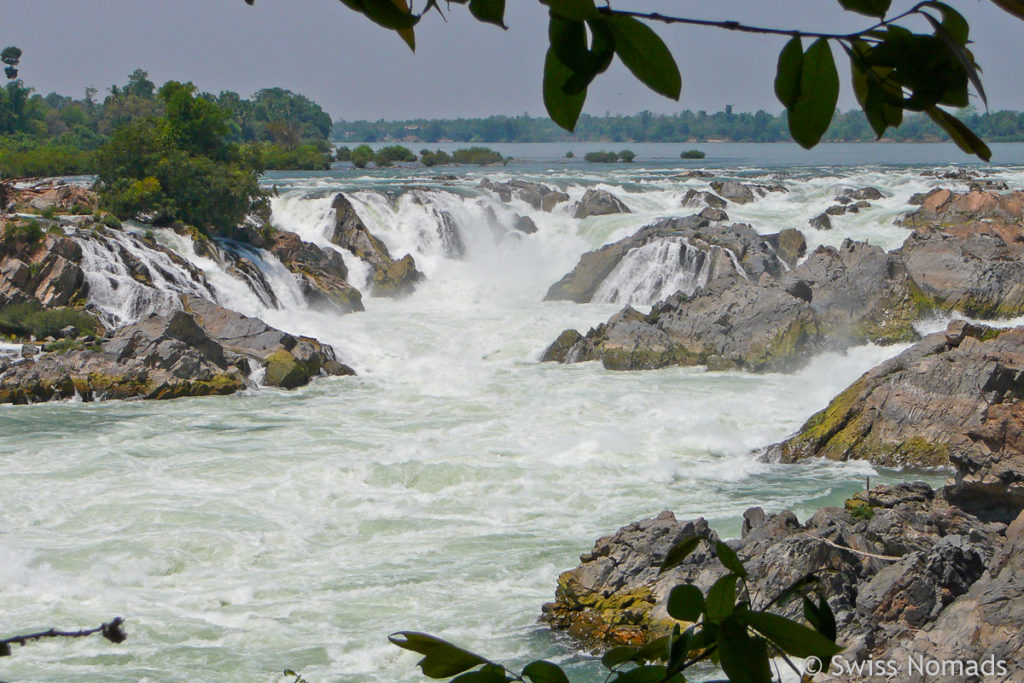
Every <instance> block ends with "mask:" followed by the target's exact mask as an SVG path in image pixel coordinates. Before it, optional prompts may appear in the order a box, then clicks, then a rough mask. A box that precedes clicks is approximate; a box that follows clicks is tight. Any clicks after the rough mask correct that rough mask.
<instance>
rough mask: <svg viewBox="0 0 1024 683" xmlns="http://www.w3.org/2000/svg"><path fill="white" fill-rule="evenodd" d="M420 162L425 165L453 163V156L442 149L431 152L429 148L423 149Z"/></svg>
mask: <svg viewBox="0 0 1024 683" xmlns="http://www.w3.org/2000/svg"><path fill="white" fill-rule="evenodd" d="M420 163H421V164H423V165H424V166H443V165H445V164H450V163H452V157H451V155H450V154H448V152H443V151H441V150H437V151H434V152H431V151H430V150H429V149H421V150H420Z"/></svg>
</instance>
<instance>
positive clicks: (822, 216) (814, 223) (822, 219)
mask: <svg viewBox="0 0 1024 683" xmlns="http://www.w3.org/2000/svg"><path fill="white" fill-rule="evenodd" d="M807 223H808V225H810V226H811V227H812V228H814V229H815V230H831V229H832V219H831V218H829V216H828V214H827V213H819V214H818V215H817V216H815V217H814V218H812V219H810V220H809V221H807Z"/></svg>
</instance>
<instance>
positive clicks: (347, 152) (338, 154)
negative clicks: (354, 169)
mask: <svg viewBox="0 0 1024 683" xmlns="http://www.w3.org/2000/svg"><path fill="white" fill-rule="evenodd" d="M334 159H335V161H352V150H351V149H349V148H348V147H339V148H338V149H336V150H334Z"/></svg>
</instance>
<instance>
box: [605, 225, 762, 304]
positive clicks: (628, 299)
mask: <svg viewBox="0 0 1024 683" xmlns="http://www.w3.org/2000/svg"><path fill="white" fill-rule="evenodd" d="M717 250H721V251H723V252H725V253H726V254H727V255H728V257H729V260H730V262H731V263H732V265H733V267H734V268H735V269H736V272H737V273H739V274H740V275H741V276H743V277H747V274H746V272H744V270H743V266H741V265H740V263H739V259H737V258H736V254H734V253H733V252H732V250H730V249H725V248H722V247H712V248H711V250H710V251H705V250H703V249H699V248H697V247H695V246H693V245H692V244H690V243H689V242H688V241H687V240H686V238H683V237H671V238H664V239H658V240H652V241H650V242H648V243H647V244H644V245H643V246H640V247H634V248H633V249H630V250H629V251H628V252H626V255H625V256H623V257H622V260H621V261H619V263H618V264H617V265H616V266H615V268H614V269H613V270H612V272H610V273H609V274H608V276H607V277H606V278H605V279H604V280H603V281H602V282H601V284H600V286H598V288H597V291H595V292H594V296H593V298H592V299H591V301H592V302H593V303H618V304H630V305H632V306H649V305H651V304H653V303H654V302H656V301H659V300H661V299H664V298H666V297H667V296H669V295H671V294H674V293H676V292H683V293H684V294H686V295H687V296H689V295H691V294H693V293H694V292H695V291H696V290H697V289H699V288H701V287H703V286H704V285H706V284H707V283H708V278H709V277H710V275H711V270H712V265H713V263H714V262H715V261H716V259H715V252H716V251H717Z"/></svg>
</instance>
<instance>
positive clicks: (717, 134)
mask: <svg viewBox="0 0 1024 683" xmlns="http://www.w3.org/2000/svg"><path fill="white" fill-rule="evenodd" d="M958 117H959V118H960V119H961V120H962V121H963V122H964V123H965V124H967V126H968V127H969V128H970V129H971V130H973V131H975V132H976V133H977V134H978V135H979V136H981V137H982V138H983V139H985V140H988V141H989V142H1021V141H1024V113H1022V112H1016V111H1006V110H1003V111H996V112H978V111H976V110H975V109H974V108H973V107H968V108H966V109H963V110H961V111H960V112H959V114H958ZM330 137H331V139H332V140H334V141H337V142H379V141H396V140H401V141H406V142H443V141H452V142H791V141H792V137H791V136H790V134H789V127H788V124H787V122H786V117H785V114H772V113H769V112H767V111H764V110H760V111H758V112H756V113H749V112H733V110H732V107H726V109H725V111H719V112H715V113H713V114H709V113H707V112H705V111H698V112H693V111H690V110H685V111H681V112H679V113H677V114H653V113H651V112H649V111H642V112H640V113H638V114H632V115H620V114H617V115H611V114H606V115H604V116H592V115H590V114H583V115H582V116H580V119H579V122H578V124H577V126H576V130H575V132H573V133H570V132H568V131H566V130H564V129H562V128H559V127H558V125H557V124H555V123H554V122H553V121H552V120H551V119H549V118H547V117H533V116H528V115H526V114H523V115H521V116H489V117H487V118H476V119H409V120H404V121H384V120H378V121H345V120H339V121H335V122H334V127H333V129H332V131H331V136H330ZM875 137H876V136H875V134H874V132H873V131H872V130H871V126H870V125H869V124H868V121H867V119H866V118H865V116H864V112H862V111H861V110H859V109H851V110H850V111H846V112H840V111H838V110H837V111H836V114H835V117H834V118H833V120H832V125H831V127H830V128H829V129H828V132H827V133H825V136H824V137H823V138H822V141H823V142H871V141H873V140H875ZM884 139H885V140H891V141H893V142H945V141H948V140H949V137H948V136H947V135H946V134H945V132H943V131H942V130H941V129H940V128H939V127H938V126H937V125H935V123H934V122H932V120H931V119H929V118H928V117H927V116H924V115H921V114H918V115H908V116H907V117H906V119H905V120H904V122H903V124H902V125H901V126H900V127H899V128H896V129H894V130H890V131H888V132H887V133H886V135H885V138H884Z"/></svg>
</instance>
